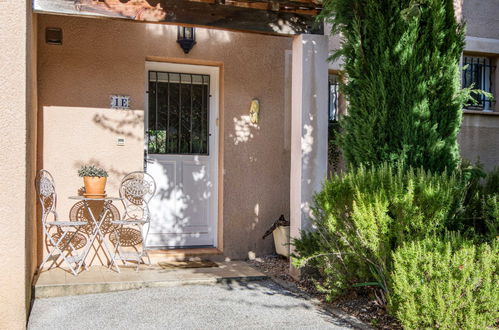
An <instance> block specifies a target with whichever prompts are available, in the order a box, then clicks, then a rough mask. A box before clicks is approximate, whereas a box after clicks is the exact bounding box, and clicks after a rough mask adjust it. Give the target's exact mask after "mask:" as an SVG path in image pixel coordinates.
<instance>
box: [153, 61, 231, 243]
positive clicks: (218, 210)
mask: <svg viewBox="0 0 499 330" xmlns="http://www.w3.org/2000/svg"><path fill="white" fill-rule="evenodd" d="M199 68H201V69H206V71H207V72H210V86H211V85H212V86H213V87H214V88H215V93H213V94H211V95H212V97H213V99H214V104H215V108H216V110H217V113H216V115H215V118H216V119H215V131H214V133H213V134H214V140H215V141H214V149H215V150H210V154H211V152H212V151H213V152H214V153H213V157H214V159H215V162H216V164H215V166H214V173H215V176H216V179H215V180H214V185H215V187H214V191H215V192H216V196H215V198H216V201H215V203H214V204H213V205H214V206H215V207H214V211H215V212H214V214H215V221H214V226H215V227H216V228H213V229H214V235H215V236H214V243H215V248H216V250H217V251H219V252H222V251H223V248H224V246H223V241H224V240H223V174H224V171H223V161H224V157H223V156H224V148H223V140H224V125H223V118H224V117H223V114H224V93H223V92H224V88H223V87H224V83H223V81H224V80H223V77H224V65H223V62H218V61H207V60H192V59H185V58H169V57H157V56H147V57H146V59H145V70H144V77H145V81H144V86H145V89H144V137H145V136H146V130H147V123H148V114H149V109H148V106H149V102H148V99H149V97H148V93H147V91H148V89H149V70H158V71H162V70H167V71H168V70H170V72H172V70H173V72H186V73H199V72H196V69H199ZM178 70H180V71H178ZM182 70H187V71H182ZM201 73H202V72H201ZM213 78H214V79H213ZM212 80H213V81H212ZM210 89H211V87H210ZM211 115H212V114H211V112H210V116H211ZM146 151H147V141H146V140H145V139H144V152H146ZM144 165H145V159H144ZM200 249H203V248H200Z"/></svg>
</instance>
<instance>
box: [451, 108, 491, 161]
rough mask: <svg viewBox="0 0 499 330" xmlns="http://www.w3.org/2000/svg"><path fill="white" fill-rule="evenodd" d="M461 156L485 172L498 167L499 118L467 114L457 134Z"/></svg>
mask: <svg viewBox="0 0 499 330" xmlns="http://www.w3.org/2000/svg"><path fill="white" fill-rule="evenodd" d="M459 145H460V147H461V155H462V156H463V158H464V159H467V160H469V161H471V162H473V163H475V162H477V161H479V162H480V163H482V164H483V165H484V167H485V169H486V170H487V171H490V170H492V169H493V168H494V167H495V166H499V116H495V115H486V114H483V115H479V114H476V115H475V114H467V115H465V116H464V118H463V124H462V125H461V132H460V134H459Z"/></svg>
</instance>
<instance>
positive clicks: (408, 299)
mask: <svg viewBox="0 0 499 330" xmlns="http://www.w3.org/2000/svg"><path fill="white" fill-rule="evenodd" d="M390 278H391V281H390V282H391V283H390V287H391V294H390V299H389V309H390V311H391V312H392V313H393V314H394V315H395V316H396V317H397V318H398V319H399V321H400V322H401V324H402V326H403V327H404V328H405V329H485V328H487V327H489V326H490V327H491V326H494V323H495V322H496V320H497V318H498V317H499V288H498V287H497V284H498V283H499V249H498V244H497V242H493V243H492V245H489V244H481V245H473V242H472V241H469V240H464V239H462V238H461V237H459V236H458V235H445V236H443V237H440V238H439V237H430V238H427V239H425V240H422V241H415V242H410V243H407V244H404V245H403V246H402V247H400V248H398V249H397V250H396V251H395V252H394V254H393V272H392V274H391V276H390Z"/></svg>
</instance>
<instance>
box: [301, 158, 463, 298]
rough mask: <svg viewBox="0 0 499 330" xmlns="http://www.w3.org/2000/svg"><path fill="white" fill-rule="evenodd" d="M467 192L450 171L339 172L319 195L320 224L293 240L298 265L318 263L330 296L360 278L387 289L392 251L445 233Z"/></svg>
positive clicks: (317, 220) (316, 213)
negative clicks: (433, 172) (411, 242)
mask: <svg viewBox="0 0 499 330" xmlns="http://www.w3.org/2000/svg"><path fill="white" fill-rule="evenodd" d="M463 193H464V189H463V185H462V184H461V180H460V179H459V178H458V177H457V176H455V175H449V174H446V173H445V172H444V173H442V174H431V173H429V172H426V171H424V170H412V169H409V170H407V171H404V170H403V169H402V167H392V166H389V165H386V164H385V165H382V166H380V167H378V168H369V169H365V168H363V167H360V168H358V169H351V170H350V171H349V172H348V173H346V174H342V175H335V176H333V177H332V178H331V179H329V180H327V181H326V182H325V183H324V185H323V189H322V191H321V192H320V193H318V194H317V195H316V196H315V204H314V206H313V213H314V217H315V219H314V220H313V222H314V227H315V229H314V230H313V231H311V232H308V233H303V234H302V238H301V239H299V240H296V241H294V242H293V243H294V245H295V251H296V252H295V256H294V262H295V265H297V266H299V267H300V266H303V265H305V264H309V265H311V266H313V267H315V268H316V269H317V270H318V272H319V274H320V277H321V279H322V283H321V284H322V287H321V289H322V290H324V291H325V292H326V293H327V294H328V296H329V298H331V297H333V296H335V295H337V294H338V293H340V292H341V291H342V290H343V289H344V288H346V287H348V286H350V285H352V284H355V283H359V282H371V281H375V282H376V283H377V285H379V286H381V287H382V288H383V290H384V291H386V289H387V284H386V275H387V271H388V270H389V266H390V263H391V253H392V250H393V249H394V248H396V247H397V246H399V245H401V244H402V243H403V242H406V241H411V240H414V239H421V238H424V237H427V236H429V235H433V234H435V233H440V232H443V231H444V230H445V228H446V226H447V223H448V222H449V221H450V222H452V221H453V219H454V218H455V217H456V210H457V209H459V203H460V202H461V200H462V198H463Z"/></svg>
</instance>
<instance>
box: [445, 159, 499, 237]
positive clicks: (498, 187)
mask: <svg viewBox="0 0 499 330" xmlns="http://www.w3.org/2000/svg"><path fill="white" fill-rule="evenodd" d="M463 172H464V179H465V180H466V182H467V186H468V187H467V191H466V196H465V199H464V203H463V212H462V215H461V216H460V217H459V219H458V221H456V222H454V223H453V224H451V225H450V226H449V229H450V230H453V231H460V232H462V233H465V234H467V235H468V236H469V237H470V238H473V239H475V240H477V241H490V240H494V239H495V238H496V237H497V236H498V235H499V167H497V168H495V169H494V170H493V171H491V172H490V173H488V174H486V173H485V172H484V171H483V170H482V169H481V166H480V165H478V166H475V167H473V166H469V165H468V166H467V167H466V168H465V169H464V170H463Z"/></svg>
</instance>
